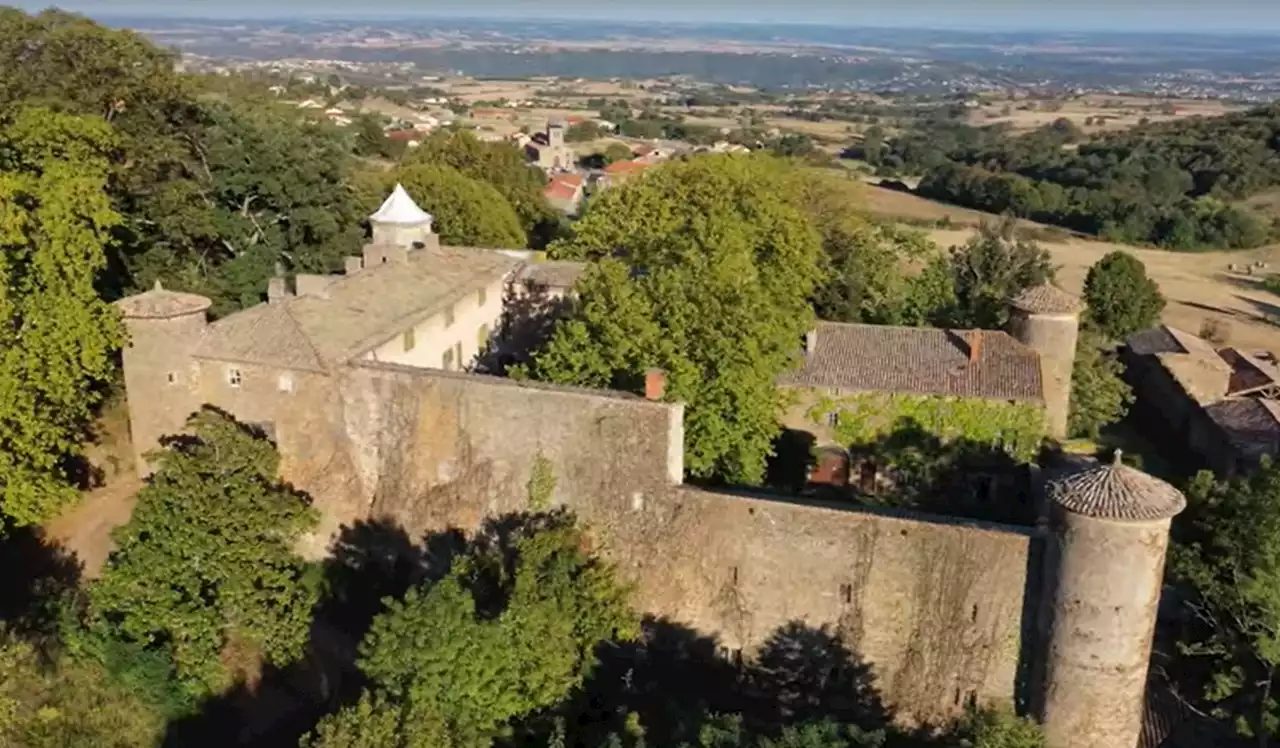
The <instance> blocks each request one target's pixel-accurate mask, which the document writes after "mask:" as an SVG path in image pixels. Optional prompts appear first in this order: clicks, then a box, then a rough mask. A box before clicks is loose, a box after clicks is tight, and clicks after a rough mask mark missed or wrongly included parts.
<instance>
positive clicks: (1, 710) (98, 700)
mask: <svg viewBox="0 0 1280 748" xmlns="http://www.w3.org/2000/svg"><path fill="white" fill-rule="evenodd" d="M163 731H164V721H163V719H162V718H161V716H160V715H159V714H158V713H156V711H155V710H153V709H152V708H151V707H150V706H149V705H148V704H146V703H145V702H142V701H140V700H138V699H137V698H135V697H133V696H132V695H131V694H129V693H128V691H127V690H125V689H124V688H122V687H121V686H120V685H119V684H117V683H114V682H112V681H111V679H110V678H109V676H108V675H107V672H106V671H105V670H104V669H103V668H102V667H101V666H100V665H97V664H96V663H92V662H77V661H72V660H70V659H68V658H65V657H58V658H55V659H54V660H52V661H49V660H48V659H47V658H46V657H45V656H44V655H43V654H42V653H41V652H40V651H39V650H38V649H37V648H36V647H35V646H33V645H31V644H30V643H27V642H23V641H19V640H17V639H14V638H12V637H11V636H9V635H8V634H7V633H4V632H0V745H5V746H15V748H150V747H151V746H159V745H160V741H161V738H162V737H163Z"/></svg>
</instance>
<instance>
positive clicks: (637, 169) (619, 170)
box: [600, 161, 649, 188]
mask: <svg viewBox="0 0 1280 748" xmlns="http://www.w3.org/2000/svg"><path fill="white" fill-rule="evenodd" d="M648 168H649V164H648V163H646V162H644V161H616V162H614V163H612V164H609V165H608V166H606V167H605V168H604V174H602V175H601V176H600V187H601V188H605V187H616V186H618V185H620V184H625V183H626V182H627V181H629V180H631V179H633V178H635V177H636V176H638V175H640V174H643V173H644V171H645V169H648Z"/></svg>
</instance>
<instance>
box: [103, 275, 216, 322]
mask: <svg viewBox="0 0 1280 748" xmlns="http://www.w3.org/2000/svg"><path fill="white" fill-rule="evenodd" d="M212 303H213V302H212V301H210V300H209V299H207V298H205V297H204V296H198V295H196V294H193V293H181V292H179V291H170V290H168V289H166V288H165V287H164V286H162V285H160V281H156V285H155V287H154V288H152V289H151V290H150V291H147V292H146V293H141V294H138V295H137V296H129V297H127V298H123V299H120V300H119V301H117V302H115V305H116V308H118V309H119V310H120V314H121V315H123V316H124V317H125V318H126V319H171V318H173V317H183V316H186V315H188V314H196V313H201V312H204V311H205V310H206V309H208V308H209V305H211V304H212Z"/></svg>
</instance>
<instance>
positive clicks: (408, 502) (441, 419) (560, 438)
mask: <svg viewBox="0 0 1280 748" xmlns="http://www.w3.org/2000/svg"><path fill="white" fill-rule="evenodd" d="M339 392H340V400H341V406H340V408H339V411H340V414H339V415H338V416H337V418H338V421H337V422H334V423H332V424H331V427H332V431H333V432H335V433H336V432H340V433H341V439H342V441H343V442H344V443H345V444H346V447H345V449H346V450H347V451H348V457H347V458H346V459H345V460H335V459H333V457H332V455H331V454H330V455H329V457H328V460H329V462H328V464H330V465H337V464H347V465H349V466H350V469H351V471H352V479H351V480H348V481H336V480H334V477H335V476H334V475H333V474H332V473H328V474H326V473H325V472H324V471H317V472H314V473H312V475H313V476H315V477H313V478H312V479H310V480H305V479H304V480H298V482H299V485H301V486H302V487H304V488H307V489H309V490H311V491H312V492H313V493H314V494H315V495H316V496H317V501H318V502H319V503H320V504H321V506H322V508H325V509H326V513H328V514H331V513H332V509H333V508H334V507H338V506H344V507H346V508H347V510H348V511H349V512H354V513H355V514H360V513H365V514H367V515H371V516H383V517H390V518H393V519H395V520H397V521H399V523H401V524H402V525H404V526H405V527H406V529H408V530H409V531H410V532H411V534H413V535H415V536H417V535H420V534H421V533H423V532H425V531H428V530H432V529H442V528H444V527H447V526H453V527H461V528H471V527H475V526H476V525H477V524H479V522H480V521H481V520H482V519H483V518H484V517H485V516H486V515H489V514H495V513H504V512H509V511H518V510H522V509H525V508H527V500H528V499H527V488H526V486H527V483H528V480H529V477H530V475H531V474H532V472H533V466H534V465H535V464H536V463H537V462H538V461H539V460H545V461H547V462H548V464H550V465H551V466H552V468H553V472H554V475H555V478H556V488H555V491H554V495H553V497H552V498H553V502H554V503H556V504H561V505H567V506H569V507H571V508H572V509H573V510H574V511H575V512H576V513H577V514H578V515H579V516H580V517H581V518H582V519H583V520H584V521H585V523H586V524H587V526H588V527H589V530H590V532H591V534H592V537H593V538H594V539H595V541H596V542H598V543H599V544H600V546H601V547H602V548H603V549H604V550H605V552H606V553H607V554H608V555H609V556H610V557H611V558H612V559H613V560H614V561H615V562H616V563H617V564H618V565H619V568H620V569H621V571H622V572H623V573H624V574H625V575H627V576H628V577H629V578H631V579H632V580H633V581H634V582H635V583H636V599H637V603H638V604H639V606H640V607H641V609H642V610H644V611H646V612H648V613H651V614H653V615H657V616H663V617H667V618H670V619H672V620H674V621H677V622H680V623H684V624H688V625H690V626H693V627H695V628H697V629H698V630H700V631H702V632H704V633H707V634H716V635H718V637H719V639H720V642H721V644H722V646H724V647H725V648H726V649H730V650H734V649H738V650H747V651H748V652H749V650H750V649H751V648H752V647H754V646H756V645H759V644H760V643H762V642H763V641H764V640H766V639H767V638H768V637H769V635H770V634H771V633H772V632H774V631H775V630H777V629H778V628H779V627H781V626H783V625H786V624H788V623H790V622H793V621H803V622H805V623H807V624H808V625H810V626H814V627H821V626H829V627H830V628H831V629H832V630H833V631H835V632H838V633H839V634H840V635H841V636H842V637H843V639H844V640H845V641H846V643H847V644H848V646H849V647H850V649H852V650H853V651H854V652H855V654H857V655H858V656H859V657H861V658H862V659H864V660H865V661H867V662H869V663H871V664H872V666H873V669H874V672H875V673H876V676H877V679H878V686H879V688H880V690H881V692H882V695H883V696H884V697H885V698H886V699H887V700H888V701H889V703H890V704H892V705H893V706H894V707H895V708H896V709H897V710H898V713H899V716H900V717H901V718H903V719H905V720H908V721H914V720H931V719H938V718H941V717H944V716H946V715H949V714H954V713H955V712H956V711H958V710H959V709H962V708H963V706H964V705H965V703H966V702H968V701H970V700H977V701H979V702H985V701H990V700H995V701H1006V702H1007V701H1009V700H1010V699H1011V698H1012V697H1013V694H1014V691H1015V682H1016V681H1017V679H1018V677H1019V662H1020V650H1021V641H1022V630H1023V628H1024V618H1025V616H1024V600H1025V599H1027V598H1026V595H1027V592H1026V590H1027V588H1028V582H1029V577H1028V573H1027V569H1028V564H1029V558H1030V557H1031V556H1032V555H1033V554H1032V550H1033V546H1034V545H1035V540H1034V538H1033V536H1032V534H1031V533H1027V532H1016V531H1011V530H1007V529H1001V528H995V527H981V526H976V525H972V524H961V523H943V522H933V521H924V520H921V519H912V518H908V517H903V516H894V515H887V514H877V513H868V512H860V511H853V510H851V509H850V508H848V507H847V506H838V505H822V504H817V503H802V502H795V501H787V500H780V499H777V498H763V497H751V496H745V495H736V494H728V493H712V492H704V491H696V490H693V489H690V488H687V487H684V486H681V485H680V484H679V481H680V479H681V472H682V467H683V466H682V447H683V434H682V417H683V408H682V407H681V406H679V405H672V404H667V403H658V402H650V401H647V400H644V399H641V398H637V397H631V396H625V395H618V394H614V393H604V392H596V391H585V390H572V389H561V388H545V387H538V386H528V385H521V384H519V383H516V382H512V381H509V380H503V379H494V378H487V377H476V376H467V375H457V374H449V373H445V372H439V371H424V370H415V369H408V368H403V367H394V366H386V365H363V366H356V367H352V368H351V369H349V370H347V371H346V372H345V373H344V374H343V375H342V379H341V381H340V387H339ZM311 430H312V431H313V432H316V433H320V432H325V431H328V430H330V427H316V426H315V425H313V426H312V427H311ZM283 448H284V442H283V440H282V449H283ZM320 454H329V450H319V451H318V452H317V455H320ZM303 462H304V461H298V460H289V459H286V464H288V465H291V466H292V467H291V468H290V469H291V470H295V471H301V472H307V471H305V470H304V466H303V464H302V463H303ZM299 475H301V473H299ZM331 486H340V487H341V488H337V489H333V488H331ZM353 489H354V492H355V493H356V494H358V496H359V499H358V500H355V501H352V500H350V498H349V497H344V496H339V495H337V494H339V493H343V492H345V493H347V494H350V493H351V492H352V490H353ZM354 518H356V517H354V516H352V517H349V518H348V521H349V519H354Z"/></svg>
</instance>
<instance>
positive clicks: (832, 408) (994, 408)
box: [807, 391, 1045, 462]
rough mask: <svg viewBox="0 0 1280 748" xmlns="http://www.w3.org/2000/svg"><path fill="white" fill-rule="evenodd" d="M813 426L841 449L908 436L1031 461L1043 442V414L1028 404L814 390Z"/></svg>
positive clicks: (810, 410) (810, 413)
mask: <svg viewBox="0 0 1280 748" xmlns="http://www.w3.org/2000/svg"><path fill="white" fill-rule="evenodd" d="M812 394H813V395H814V396H815V397H816V398H817V399H816V401H815V403H814V405H813V406H812V407H811V408H810V409H809V411H808V414H807V415H808V418H809V420H810V421H812V422H813V424H814V425H819V426H826V427H828V428H830V430H831V432H832V433H833V434H834V436H835V438H836V440H837V441H839V442H840V444H841V445H842V446H845V447H852V448H865V447H870V446H873V445H875V444H877V443H880V442H884V441H888V440H891V439H892V438H893V437H894V435H895V434H900V433H902V432H904V431H912V432H917V433H921V434H924V435H928V436H931V437H933V438H934V439H936V440H937V441H938V442H940V443H943V444H946V443H952V442H964V443H968V444H971V445H981V446H986V447H989V448H991V449H998V450H1000V451H1003V452H1005V453H1006V454H1008V455H1009V456H1010V457H1012V458H1014V459H1015V460H1017V461H1019V462H1030V461H1031V460H1032V459H1034V458H1035V456H1036V454H1037V452H1038V451H1039V449H1040V443H1041V440H1042V439H1043V438H1044V433H1045V423H1044V411H1043V409H1042V408H1041V407H1040V406H1038V405H1035V404H1032V403H1020V402H1001V401H994V400H977V399H966V398H953V397H934V396H929V395H905V394H894V393H885V392H865V393H859V394H856V395H845V396H841V397H833V396H830V395H825V394H821V393H818V392H816V391H814V392H813V393H812Z"/></svg>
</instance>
